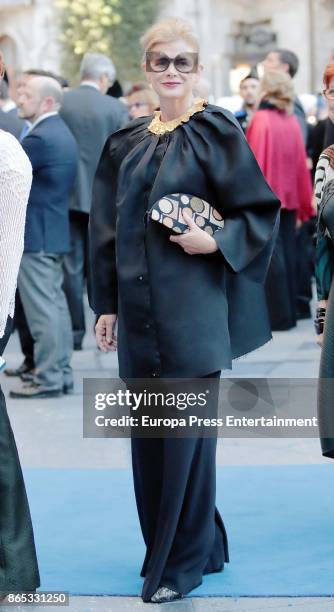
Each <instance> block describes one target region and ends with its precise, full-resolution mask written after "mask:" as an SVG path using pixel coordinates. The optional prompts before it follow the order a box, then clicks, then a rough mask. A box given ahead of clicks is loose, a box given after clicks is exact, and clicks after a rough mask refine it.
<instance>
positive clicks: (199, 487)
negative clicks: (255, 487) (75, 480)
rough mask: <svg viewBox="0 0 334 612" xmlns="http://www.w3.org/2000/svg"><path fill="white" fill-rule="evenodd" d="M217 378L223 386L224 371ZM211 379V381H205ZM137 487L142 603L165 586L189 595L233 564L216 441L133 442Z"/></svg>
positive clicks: (182, 439)
mask: <svg viewBox="0 0 334 612" xmlns="http://www.w3.org/2000/svg"><path fill="white" fill-rule="evenodd" d="M213 377H215V378H216V380H215V381H214V384H216V388H217V390H218V388H219V377H220V372H216V373H214V374H211V375H210V378H213ZM206 378H207V377H206ZM131 445H132V467H133V478H134V489H135V495H136V502H137V509H138V515H139V520H140V525H141V530H142V534H143V538H144V541H145V544H146V555H145V559H144V562H143V566H142V569H141V572H140V575H141V576H142V577H145V581H144V585H143V589H142V599H143V601H149V600H150V598H151V597H152V595H153V594H154V593H155V591H156V590H157V589H158V588H159V587H160V586H166V587H169V588H170V589H172V590H174V591H178V592H179V593H182V594H186V593H188V592H189V591H191V590H192V589H194V588H195V587H197V586H199V585H200V584H201V583H202V579H203V575H204V574H209V573H211V572H221V571H222V570H223V569H224V563H226V562H228V561H229V553H228V542H227V535H226V531H225V527H224V523H223V520H222V518H221V516H220V514H219V512H218V510H217V508H216V506H215V497H216V446H217V438H216V437H211V438H209V437H194V438H174V437H173V438H171V437H169V438H168V437H166V438H134V437H132V438H131Z"/></svg>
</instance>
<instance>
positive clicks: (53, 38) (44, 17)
mask: <svg viewBox="0 0 334 612" xmlns="http://www.w3.org/2000/svg"><path fill="white" fill-rule="evenodd" d="M57 37H58V32H57V24H56V16H55V9H54V5H53V2H52V1H51V2H50V0H34V2H19V0H16V1H15V2H13V3H9V2H7V1H5V2H2V1H1V0H0V48H2V49H3V51H4V53H5V55H6V61H7V64H8V68H9V71H11V70H13V69H16V70H20V69H23V70H24V69H28V68H41V69H44V70H55V71H57V70H58V69H59V47H58V44H57Z"/></svg>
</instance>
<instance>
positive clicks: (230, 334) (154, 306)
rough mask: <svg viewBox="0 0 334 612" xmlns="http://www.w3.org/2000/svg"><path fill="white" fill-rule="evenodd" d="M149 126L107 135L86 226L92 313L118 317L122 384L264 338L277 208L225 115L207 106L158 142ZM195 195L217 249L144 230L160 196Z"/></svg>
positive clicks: (202, 370) (179, 371)
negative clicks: (217, 222)
mask: <svg viewBox="0 0 334 612" xmlns="http://www.w3.org/2000/svg"><path fill="white" fill-rule="evenodd" d="M151 120H152V117H145V118H140V119H136V120H134V121H132V122H130V123H129V124H128V125H127V126H125V127H124V128H123V129H121V130H119V131H118V132H116V133H115V134H113V135H112V136H111V137H110V138H109V140H108V141H107V143H106V145H105V147H104V151H103V153H102V156H101V160H100V164H99V167H98V170H97V174H96V178H95V184H94V189H93V204H92V211H91V217H90V227H89V235H90V260H91V274H92V283H91V287H90V290H89V300H90V305H91V307H92V308H93V310H94V311H95V313H96V314H97V315H99V314H106V313H116V312H118V356H119V368H120V377H121V378H122V377H125V378H128V377H134V378H137V377H143V378H144V377H150V376H167V377H195V376H204V375H206V374H208V373H210V372H214V371H216V370H219V369H229V368H231V360H232V359H233V358H236V357H239V356H241V355H244V354H245V353H248V352H250V351H252V350H254V349H256V348H258V347H260V346H261V345H263V344H264V343H266V342H267V341H268V340H270V338H271V331H270V324H269V320H268V313H267V304H266V298H265V293H264V289H263V283H264V280H265V277H266V274H267V271H268V266H269V262H270V258H271V254H272V250H273V247H274V242H275V239H276V235H277V230H278V224H279V206H280V203H279V200H278V199H277V197H276V196H275V195H274V193H273V192H272V191H271V189H270V187H269V186H268V184H267V183H266V181H265V179H264V177H263V175H262V172H261V170H260V168H259V166H258V164H257V162H256V160H255V158H254V156H253V154H252V152H251V150H250V148H249V146H248V144H247V142H246V139H245V137H244V135H243V133H242V131H241V129H240V127H239V125H238V123H237V121H236V120H235V118H234V117H233V115H232V114H231V113H229V112H228V111H226V110H223V109H221V108H219V107H216V106H214V105H211V104H209V105H207V106H206V107H205V109H204V110H202V111H199V112H196V113H195V114H194V115H192V117H191V118H190V119H189V121H187V122H185V123H183V124H182V125H180V126H178V127H177V128H176V129H174V130H173V131H172V132H169V133H165V134H164V135H162V136H158V135H155V134H153V133H151V132H150V131H149V130H148V125H149V123H150V122H151ZM176 192H183V193H191V194H193V195H197V196H199V197H201V198H203V199H204V200H206V201H207V202H209V203H210V204H211V205H213V206H214V207H215V208H217V209H218V210H219V211H220V212H221V214H222V215H223V217H224V219H225V226H224V229H223V230H220V231H219V232H217V234H216V235H215V238H216V240H217V242H218V246H219V250H218V251H217V252H216V253H213V254H210V255H188V254H186V253H185V252H184V251H183V249H182V248H181V247H180V246H179V245H177V244H173V243H171V242H170V241H169V236H170V233H171V232H170V230H168V229H167V228H164V227H162V226H161V225H160V224H158V223H156V222H154V221H152V220H149V221H148V222H146V221H147V216H146V215H145V213H146V211H147V209H148V208H150V207H151V206H152V204H153V203H154V202H155V201H156V200H158V199H159V198H161V197H162V196H164V195H167V194H171V193H176Z"/></svg>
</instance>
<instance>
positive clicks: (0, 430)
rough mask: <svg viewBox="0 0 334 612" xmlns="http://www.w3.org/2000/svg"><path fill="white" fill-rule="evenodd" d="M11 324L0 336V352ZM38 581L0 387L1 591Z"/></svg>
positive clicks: (25, 503) (22, 489) (32, 587)
mask: <svg viewBox="0 0 334 612" xmlns="http://www.w3.org/2000/svg"><path fill="white" fill-rule="evenodd" d="M10 328H11V321H10V319H9V320H8V324H7V328H6V333H5V336H4V337H3V338H1V340H0V353H1V354H2V353H3V350H4V348H5V346H6V344H7V341H8V338H9V334H10V331H11V330H10ZM39 585H40V577H39V571H38V564H37V558H36V551H35V542H34V536H33V529H32V523H31V517H30V511H29V505H28V500H27V495H26V490H25V486H24V480H23V475H22V470H21V465H20V460H19V456H18V452H17V448H16V444H15V439H14V435H13V431H12V428H11V425H10V421H9V418H8V414H7V409H6V401H5V397H4V394H3V392H2V390H1V388H0V593H8V592H11V591H30V590H31V591H33V590H35V589H36V588H37V587H38V586H39Z"/></svg>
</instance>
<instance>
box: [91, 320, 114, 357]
mask: <svg viewBox="0 0 334 612" xmlns="http://www.w3.org/2000/svg"><path fill="white" fill-rule="evenodd" d="M116 322H117V314H104V315H100V316H99V318H98V321H97V323H96V325H95V334H96V343H97V346H98V347H99V349H100V350H101V351H103V353H107V352H108V351H117V335H116V333H115V326H116Z"/></svg>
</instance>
